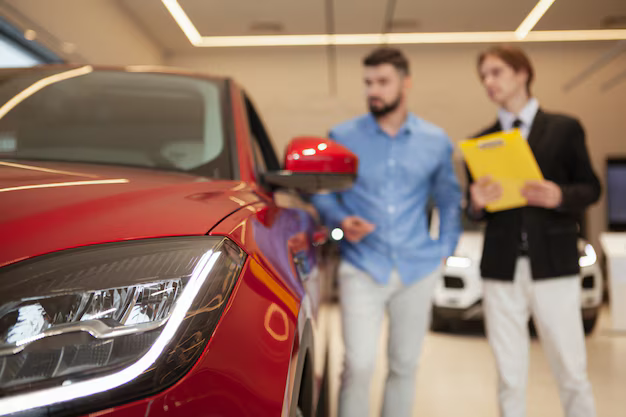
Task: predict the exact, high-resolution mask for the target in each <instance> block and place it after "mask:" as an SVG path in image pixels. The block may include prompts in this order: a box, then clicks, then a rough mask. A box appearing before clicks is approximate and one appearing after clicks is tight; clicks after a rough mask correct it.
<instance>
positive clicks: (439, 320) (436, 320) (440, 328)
mask: <svg viewBox="0 0 626 417" xmlns="http://www.w3.org/2000/svg"><path fill="white" fill-rule="evenodd" d="M430 330H432V331H433V332H445V331H447V330H450V323H448V321H447V320H446V319H444V318H443V317H441V316H440V315H439V314H437V312H436V311H435V309H433V311H432V313H431V315H430Z"/></svg>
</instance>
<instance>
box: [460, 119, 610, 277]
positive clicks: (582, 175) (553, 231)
mask: <svg viewBox="0 0 626 417" xmlns="http://www.w3.org/2000/svg"><path fill="white" fill-rule="evenodd" d="M500 130H502V129H501V127H500V123H499V122H498V123H496V124H495V125H493V126H491V127H490V128H489V129H487V130H485V131H483V132H482V133H480V134H479V135H478V136H482V135H486V134H489V133H495V132H498V131H500ZM528 143H529V145H530V147H531V149H532V151H533V153H534V155H535V158H536V159H537V162H538V164H539V167H540V168H541V172H542V173H543V176H544V178H545V179H547V180H550V181H553V182H555V183H556V184H558V185H559V186H560V187H561V190H562V191H563V202H562V204H561V206H560V207H559V208H557V209H555V210H548V209H543V208H538V207H523V208H518V209H513V210H506V211H501V212H496V213H487V212H483V213H481V215H480V216H479V217H476V215H475V214H474V213H472V211H471V210H469V209H468V214H469V215H470V216H472V217H474V219H475V220H481V219H484V220H486V221H487V228H486V230H485V245H484V249H483V256H482V262H481V273H482V276H483V277H484V278H486V279H495V280H503V281H512V280H513V276H514V273H515V265H516V262H517V258H518V256H519V243H520V235H521V231H522V227H523V228H524V230H525V231H526V233H527V235H528V256H529V257H530V262H531V267H532V273H533V278H534V279H546V278H557V277H561V276H567V275H574V274H577V273H579V272H580V267H579V265H578V259H579V252H578V245H577V241H578V231H579V224H578V223H579V222H578V221H579V219H581V218H582V215H583V213H584V210H585V209H586V208H587V207H588V206H589V205H591V204H593V203H595V202H596V201H597V200H598V199H599V198H600V193H601V186H600V182H599V181H598V177H597V176H596V174H595V173H594V171H593V167H592V166H591V161H590V160H589V154H588V152H587V147H586V145H585V132H584V130H583V128H582V126H581V124H580V123H579V122H578V120H576V119H574V118H571V117H568V116H564V115H560V114H551V113H545V112H543V111H542V110H539V112H538V113H537V115H536V117H535V120H534V122H533V126H532V129H531V132H530V135H529V137H528ZM468 178H469V184H471V183H472V181H473V179H472V178H471V175H469V172H468ZM468 192H469V187H468ZM467 201H470V200H469V196H468V200H467ZM468 207H469V204H468Z"/></svg>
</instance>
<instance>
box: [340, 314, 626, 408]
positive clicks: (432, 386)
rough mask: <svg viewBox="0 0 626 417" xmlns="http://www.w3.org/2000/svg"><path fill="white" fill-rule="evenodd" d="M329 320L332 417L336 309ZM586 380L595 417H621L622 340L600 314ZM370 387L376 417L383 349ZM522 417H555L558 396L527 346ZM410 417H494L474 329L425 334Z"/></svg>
mask: <svg viewBox="0 0 626 417" xmlns="http://www.w3.org/2000/svg"><path fill="white" fill-rule="evenodd" d="M329 314H330V315H331V317H332V319H331V347H330V349H331V355H330V361H331V363H330V368H331V374H332V378H331V382H330V388H331V391H332V396H331V406H332V409H333V414H331V416H332V417H335V416H336V404H337V391H338V389H339V375H340V372H341V364H342V355H343V346H342V341H341V323H340V319H339V308H338V307H333V308H332V309H331V310H330V311H329ZM587 349H588V355H589V359H588V361H589V375H590V378H591V383H592V384H593V388H594V393H595V396H596V402H597V409H598V416H599V417H624V416H626V390H625V389H626V334H615V333H612V332H611V330H610V322H609V311H608V309H605V310H604V311H603V312H602V316H601V320H600V322H599V323H598V326H597V327H596V330H595V333H594V334H593V335H592V336H590V337H589V338H588V339H587ZM379 351H380V355H379V361H378V367H377V371H376V374H375V377H374V382H373V386H372V389H373V395H372V397H371V407H372V412H371V416H378V412H379V411H378V410H380V407H381V405H382V403H381V402H382V387H383V384H384V378H385V366H386V365H385V352H384V351H385V345H384V344H383V343H382V339H381V343H380V347H379ZM529 380H530V383H529V387H528V417H560V416H562V412H561V409H560V404H559V399H558V391H557V387H556V384H555V382H554V380H553V378H552V375H551V373H550V369H549V366H548V363H547V361H546V359H545V356H544V354H543V351H542V350H541V346H540V344H539V342H538V341H537V340H534V341H533V343H532V346H531V369H530V377H529ZM417 385H418V386H417V392H416V396H417V397H416V398H417V402H416V406H415V410H414V413H413V416H415V417H418V416H419V417H439V416H441V417H446V416H454V417H457V416H463V417H498V408H497V403H496V374H495V367H494V363H493V360H492V356H491V351H490V349H489V345H488V344H487V341H486V339H485V337H484V334H481V331H480V329H479V328H478V329H472V328H469V329H465V331H463V332H462V334H439V333H430V334H429V335H428V336H427V338H426V341H425V344H424V350H423V355H422V360H421V368H420V370H419V374H418V384H417Z"/></svg>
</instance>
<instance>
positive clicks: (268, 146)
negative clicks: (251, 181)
mask: <svg viewBox="0 0 626 417" xmlns="http://www.w3.org/2000/svg"><path fill="white" fill-rule="evenodd" d="M244 98H245V103H246V112H247V116H248V123H249V130H250V138H251V141H252V151H253V153H254V160H255V164H256V168H257V172H258V173H264V172H267V171H268V170H269V171H275V170H279V169H280V164H279V163H278V158H277V157H276V153H275V152H274V147H273V146H272V142H271V139H270V137H269V135H268V133H267V130H266V129H265V126H264V125H263V121H262V120H261V118H260V116H259V114H258V113H257V111H256V110H255V108H254V105H253V104H252V101H250V99H249V98H248V97H244Z"/></svg>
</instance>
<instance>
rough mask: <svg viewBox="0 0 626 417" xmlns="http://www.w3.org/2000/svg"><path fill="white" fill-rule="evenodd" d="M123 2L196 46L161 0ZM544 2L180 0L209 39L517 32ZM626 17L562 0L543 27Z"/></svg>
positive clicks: (620, 5) (162, 34) (599, 25)
mask: <svg viewBox="0 0 626 417" xmlns="http://www.w3.org/2000/svg"><path fill="white" fill-rule="evenodd" d="M117 1H118V4H119V5H120V7H122V8H123V9H124V10H125V11H126V12H127V13H129V14H130V15H132V17H133V19H134V20H135V21H136V22H137V24H139V25H140V26H141V27H142V28H143V29H144V31H145V32H147V34H149V36H150V37H151V38H152V39H154V40H155V41H156V42H157V43H158V44H159V46H161V47H162V48H163V49H164V50H166V51H170V52H180V51H183V50H187V49H191V48H192V46H191V45H190V43H189V41H188V40H187V38H186V37H185V35H184V34H183V32H182V31H181V29H180V28H179V27H178V25H177V24H176V22H175V21H174V20H173V18H172V17H171V15H170V14H169V12H168V11H167V9H166V8H165V6H164V5H163V3H162V2H161V1H160V0H150V1H149V0H117ZM536 3H537V0H517V1H507V2H504V1H502V0H473V1H467V0H427V1H415V0H229V1H224V0H179V4H180V6H181V7H182V8H183V10H184V11H185V12H186V13H187V15H188V16H189V18H190V19H191V21H192V22H193V24H194V25H195V26H196V28H197V29H198V31H199V32H200V34H201V35H203V36H216V35H218V36H233V35H290V34H323V33H329V32H331V31H334V33H381V32H382V31H384V30H385V28H387V30H389V31H391V32H463V31H472V32H473V31H513V30H515V29H516V28H517V27H518V26H519V25H520V23H521V22H522V21H523V20H524V18H525V17H526V16H527V15H528V13H529V12H530V11H531V10H532V9H533V7H534V6H535V4H536ZM329 4H330V5H331V7H332V8H331V9H330V10H329V8H328V5H329ZM625 16H626V1H624V0H595V1H590V0H557V1H556V2H555V3H554V4H553V6H552V7H551V8H550V9H549V10H548V12H547V13H546V14H545V16H544V17H543V18H542V19H541V21H540V22H539V23H538V25H537V26H536V27H535V29H537V30H567V29H605V28H607V26H606V20H607V18H609V21H610V20H611V18H612V17H613V18H615V17H617V18H619V17H622V18H623V17H625ZM613 20H616V19H613ZM617 20H618V21H617V22H616V23H613V26H612V28H626V23H625V22H624V21H623V20H622V21H621V22H620V21H619V19H617ZM333 23H334V24H333ZM390 23H395V25H393V24H392V25H391V26H390ZM254 26H260V28H259V29H254V28H253V27H254ZM277 29H278V30H277Z"/></svg>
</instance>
